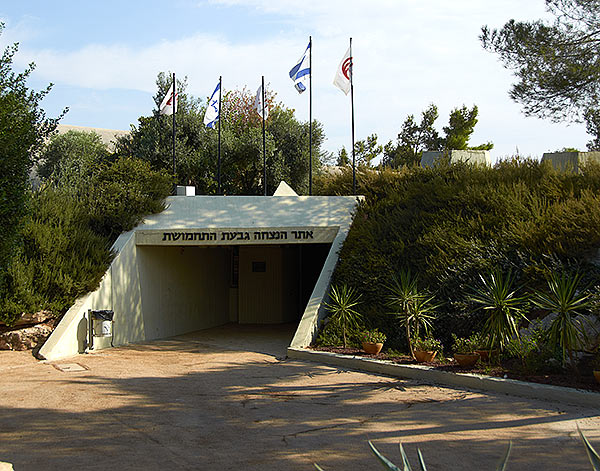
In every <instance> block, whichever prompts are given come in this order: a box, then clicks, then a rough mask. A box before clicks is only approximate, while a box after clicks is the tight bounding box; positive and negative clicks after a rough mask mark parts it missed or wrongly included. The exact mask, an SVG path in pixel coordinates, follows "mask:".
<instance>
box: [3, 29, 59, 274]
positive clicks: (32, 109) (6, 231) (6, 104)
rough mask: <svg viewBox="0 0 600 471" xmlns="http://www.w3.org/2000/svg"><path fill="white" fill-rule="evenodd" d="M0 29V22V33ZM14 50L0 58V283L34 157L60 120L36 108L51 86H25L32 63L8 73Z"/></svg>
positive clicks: (17, 223) (14, 48) (16, 45)
mask: <svg viewBox="0 0 600 471" xmlns="http://www.w3.org/2000/svg"><path fill="white" fill-rule="evenodd" d="M3 28H4V25H3V24H2V23H0V34H1V33H2V30H3ZM17 50H18V44H14V45H12V46H8V47H7V48H6V49H5V50H4V53H3V54H2V57H0V153H1V154H0V155H1V158H0V282H1V281H2V279H3V277H4V275H5V271H6V264H7V262H8V260H9V258H10V256H11V253H12V250H13V248H14V244H15V242H16V240H17V237H18V235H19V230H20V227H21V225H22V218H23V215H24V214H25V208H26V201H27V198H26V191H27V189H28V185H29V182H28V178H29V171H30V169H31V166H32V164H33V161H34V157H35V155H36V153H37V151H38V150H39V148H40V146H41V145H42V143H43V142H44V139H46V138H47V137H48V136H49V135H50V133H51V132H52V131H53V130H54V129H55V128H56V125H57V123H58V120H59V119H60V117H59V118H57V119H49V118H47V117H46V115H45V113H44V111H43V110H42V109H41V108H40V102H41V101H42V99H43V98H44V97H45V96H46V94H47V93H48V92H49V91H50V88H51V85H49V86H48V87H47V88H46V89H45V90H42V91H33V90H30V89H29V88H28V87H27V79H28V77H29V75H30V74H31V72H32V71H33V69H34V64H33V63H32V64H30V65H29V66H28V67H27V68H26V69H25V70H24V71H23V72H20V73H15V72H14V71H13V70H12V62H13V57H14V55H15V54H16V52H17ZM63 114H64V112H63ZM61 116H62V115H61Z"/></svg>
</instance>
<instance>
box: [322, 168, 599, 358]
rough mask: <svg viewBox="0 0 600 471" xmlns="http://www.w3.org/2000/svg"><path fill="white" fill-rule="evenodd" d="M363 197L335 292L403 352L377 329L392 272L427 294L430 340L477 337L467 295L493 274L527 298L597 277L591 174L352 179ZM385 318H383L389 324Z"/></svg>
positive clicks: (326, 183) (343, 180)
mask: <svg viewBox="0 0 600 471" xmlns="http://www.w3.org/2000/svg"><path fill="white" fill-rule="evenodd" d="M357 183H358V185H357V186H358V193H359V194H362V195H365V199H364V201H363V202H361V203H360V204H359V206H358V208H357V210H356V215H355V217H354V222H353V224H352V227H351V229H350V232H349V233H348V237H347V238H346V241H345V243H344V246H343V248H342V250H341V251H340V257H339V263H338V266H337V268H336V271H335V272H334V280H335V283H338V284H340V283H347V284H352V286H354V287H355V288H356V289H357V290H359V292H360V293H362V295H363V297H362V299H363V301H364V302H363V308H362V312H363V314H364V315H365V318H366V319H367V321H368V322H369V324H373V326H374V327H378V328H380V329H381V330H383V331H384V332H385V333H386V334H387V335H388V342H387V343H388V345H390V346H392V347H393V348H401V346H402V347H403V348H404V347H406V343H405V333H404V332H403V330H402V329H399V328H398V326H397V325H394V324H393V323H391V319H390V320H386V316H385V315H384V313H386V312H389V307H388V306H387V305H386V301H387V296H388V294H389V293H388V289H387V287H388V286H389V285H390V284H391V280H392V277H393V276H394V274H395V273H397V271H398V269H399V268H400V267H405V268H406V269H408V270H410V271H411V272H412V273H418V275H419V282H420V284H421V286H424V287H428V286H429V287H435V289H436V298H437V299H443V300H444V301H445V302H444V305H443V306H440V307H439V308H438V309H437V310H436V320H435V323H434V329H433V330H434V332H433V333H434V335H435V336H436V337H437V338H439V339H440V340H441V341H442V342H443V343H444V344H445V345H450V344H451V338H450V333H451V332H455V333H456V334H457V335H459V336H469V335H470V334H471V333H472V332H473V331H481V330H482V328H483V324H484V323H485V320H486V315H485V313H484V311H483V310H479V311H477V310H474V309H473V302H472V301H470V300H469V296H470V294H471V293H470V289H469V287H471V286H475V285H476V284H478V283H480V278H479V275H480V274H481V273H487V272H488V271H490V270H492V269H494V267H499V268H500V269H501V270H502V271H503V272H505V273H506V272H508V271H511V272H512V273H513V274H514V278H515V280H516V281H518V282H522V280H527V285H528V288H529V289H536V288H537V289H539V288H541V287H542V286H544V285H545V284H546V278H547V277H548V276H549V274H550V273H551V272H554V271H560V270H562V269H563V267H567V268H569V269H576V270H579V271H580V273H581V274H582V276H584V278H585V280H586V282H587V283H590V284H591V282H593V281H594V280H596V281H595V284H597V280H598V279H599V277H600V270H599V269H598V267H596V266H594V265H593V264H591V263H590V262H589V260H590V258H591V257H593V256H595V254H596V252H597V250H598V247H600V196H599V195H600V166H598V165H594V164H588V165H587V166H586V167H585V168H584V169H583V171H582V173H580V174H561V173H558V172H557V171H555V170H554V169H553V168H552V167H551V166H550V165H546V164H545V163H544V164H541V163H539V162H537V161H533V160H523V159H513V160H506V161H501V162H499V163H497V164H496V165H495V167H493V168H485V167H472V166H468V165H465V164H452V165H441V166H439V167H435V168H419V167H413V168H403V169H401V170H397V171H396V170H393V169H385V170H381V171H374V170H369V169H360V170H359V172H358V178H357ZM314 190H315V193H318V194H351V192H352V175H351V171H350V170H344V171H342V172H341V173H340V174H339V175H330V176H328V177H321V178H319V179H317V180H316V181H315V185H314ZM388 317H389V316H388Z"/></svg>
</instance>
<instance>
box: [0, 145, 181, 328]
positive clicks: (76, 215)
mask: <svg viewBox="0 0 600 471" xmlns="http://www.w3.org/2000/svg"><path fill="white" fill-rule="evenodd" d="M74 137H75V138H77V139H78V140H79V139H80V136H77V135H75V136H74ZM88 157H89V156H85V155H83V154H80V153H78V154H77V155H76V157H75V158H73V159H70V160H69V161H68V162H65V161H61V160H60V156H59V158H57V159H56V161H53V167H54V168H53V170H52V172H49V173H48V177H47V178H46V179H45V180H44V181H43V183H42V186H41V187H40V189H38V190H36V191H34V192H32V193H31V194H30V208H29V216H28V217H27V218H26V220H25V225H24V230H23V234H22V239H21V244H20V248H19V250H18V252H17V254H16V256H14V257H13V259H12V261H11V263H10V264H9V268H8V276H7V277H6V279H5V280H4V283H3V284H2V286H0V321H3V322H7V323H9V324H10V323H11V322H13V321H14V320H16V319H17V317H18V316H19V315H20V314H21V313H22V312H32V311H36V310H39V309H47V310H51V311H52V312H53V313H54V314H55V315H59V314H61V313H63V312H64V311H65V310H66V309H67V308H68V307H69V306H70V305H71V304H72V303H73V301H74V300H75V299H76V298H77V297H79V296H81V295H82V294H84V293H86V292H88V291H90V290H93V289H95V288H96V287H97V286H98V283H99V282H100V279H101V278H102V276H103V275H104V273H105V271H106V269H107V267H108V265H109V264H110V261H111V259H112V257H113V254H112V253H111V251H110V247H111V245H112V243H113V242H114V241H115V240H116V238H117V236H118V235H119V234H120V233H121V232H123V231H127V230H129V229H132V228H133V227H134V226H135V225H136V224H138V223H139V222H140V220H141V219H142V217H143V216H144V215H145V214H149V213H155V212H158V211H161V210H162V209H163V200H164V198H165V197H166V196H167V195H168V194H169V193H170V192H171V189H172V178H171V176H169V175H168V174H167V173H166V172H158V171H154V170H151V168H150V164H149V163H147V162H143V161H141V160H138V159H134V158H127V157H119V158H118V157H116V156H110V155H109V154H108V153H106V154H105V155H103V156H102V158H97V159H95V158H93V159H91V158H88ZM80 161H82V162H83V161H85V171H83V172H80V171H79V170H80V169H82V168H83V167H82V166H81V165H80V163H81V162H80ZM48 168H49V167H48ZM73 169H76V170H77V171H75V172H72V170H73ZM65 172H68V174H67V173H65Z"/></svg>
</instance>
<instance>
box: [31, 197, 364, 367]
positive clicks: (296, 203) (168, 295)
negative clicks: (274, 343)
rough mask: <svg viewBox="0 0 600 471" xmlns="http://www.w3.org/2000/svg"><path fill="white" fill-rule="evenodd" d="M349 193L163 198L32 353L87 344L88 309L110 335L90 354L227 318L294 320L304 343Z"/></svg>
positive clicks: (58, 353) (66, 352)
mask: <svg viewBox="0 0 600 471" xmlns="http://www.w3.org/2000/svg"><path fill="white" fill-rule="evenodd" d="M356 203H357V197H347V196H335V197H329V196H273V197H262V196H239V197H236V196H231V197H230V196H228V197H224V196H194V197H185V196H173V197H169V198H167V200H166V209H165V210H164V211H163V212H161V213H160V214H156V215H153V216H150V217H148V218H147V219H146V220H145V221H144V222H143V223H142V224H140V225H139V226H138V227H136V228H135V229H134V230H132V231H130V232H127V233H125V234H122V235H121V236H120V237H119V238H118V239H117V241H116V242H115V244H114V246H113V250H114V251H115V253H116V256H115V258H114V260H113V262H112V264H111V266H110V268H109V269H108V271H107V272H106V274H105V276H104V278H103V279H102V281H101V283H100V286H99V288H98V289H97V290H96V291H94V292H93V293H89V294H88V295H86V296H84V297H82V298H81V299H79V300H78V301H77V302H76V303H75V305H74V306H73V307H72V308H71V309H70V310H69V311H68V312H67V313H66V314H65V316H64V317H63V319H62V320H61V322H60V323H59V325H58V326H57V328H56V329H55V331H54V332H53V333H52V335H51V336H50V337H49V339H48V340H47V341H46V343H45V344H44V345H43V347H42V348H41V349H40V352H39V355H40V356H41V357H43V358H45V359H48V360H55V359H59V358H64V357H68V356H72V355H75V354H77V353H82V352H84V351H85V350H86V348H87V347H88V337H89V336H88V310H104V309H109V310H113V311H114V329H113V336H112V337H95V338H94V344H93V346H94V349H102V348H107V347H110V346H111V345H113V346H117V345H125V344H129V343H135V342H142V341H147V340H152V339H160V338H166V337H171V336H174V335H179V334H183V333H187V332H192V331H196V330H200V329H207V328H210V327H215V326H219V325H223V324H226V323H228V322H239V323H251V324H261V323H263V324H272V323H284V322H295V323H297V324H298V329H297V331H296V334H295V336H294V339H293V340H292V343H291V346H294V347H303V346H306V345H308V344H309V343H310V342H311V340H312V338H313V335H314V333H315V332H316V329H317V327H318V319H319V317H320V316H323V314H324V313H323V309H322V304H323V300H324V297H325V295H326V293H327V289H328V286H329V280H330V277H331V274H332V272H333V269H334V268H335V264H336V262H337V254H338V251H339V250H340V248H341V246H342V243H343V241H344V240H345V238H346V235H347V233H348V230H349V228H350V224H351V222H352V212H353V209H354V207H355V205H356Z"/></svg>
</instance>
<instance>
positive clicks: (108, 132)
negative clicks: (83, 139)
mask: <svg viewBox="0 0 600 471" xmlns="http://www.w3.org/2000/svg"><path fill="white" fill-rule="evenodd" d="M56 130H57V131H58V134H65V133H67V132H69V131H79V132H94V133H96V134H98V135H99V136H100V139H101V140H102V142H103V143H104V144H106V146H107V147H108V148H109V150H110V151H114V150H115V142H116V140H117V137H121V136H126V135H128V134H129V133H130V131H121V130H118V129H103V128H88V127H86V126H72V125H70V124H59V125H58V127H57V128H56Z"/></svg>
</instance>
